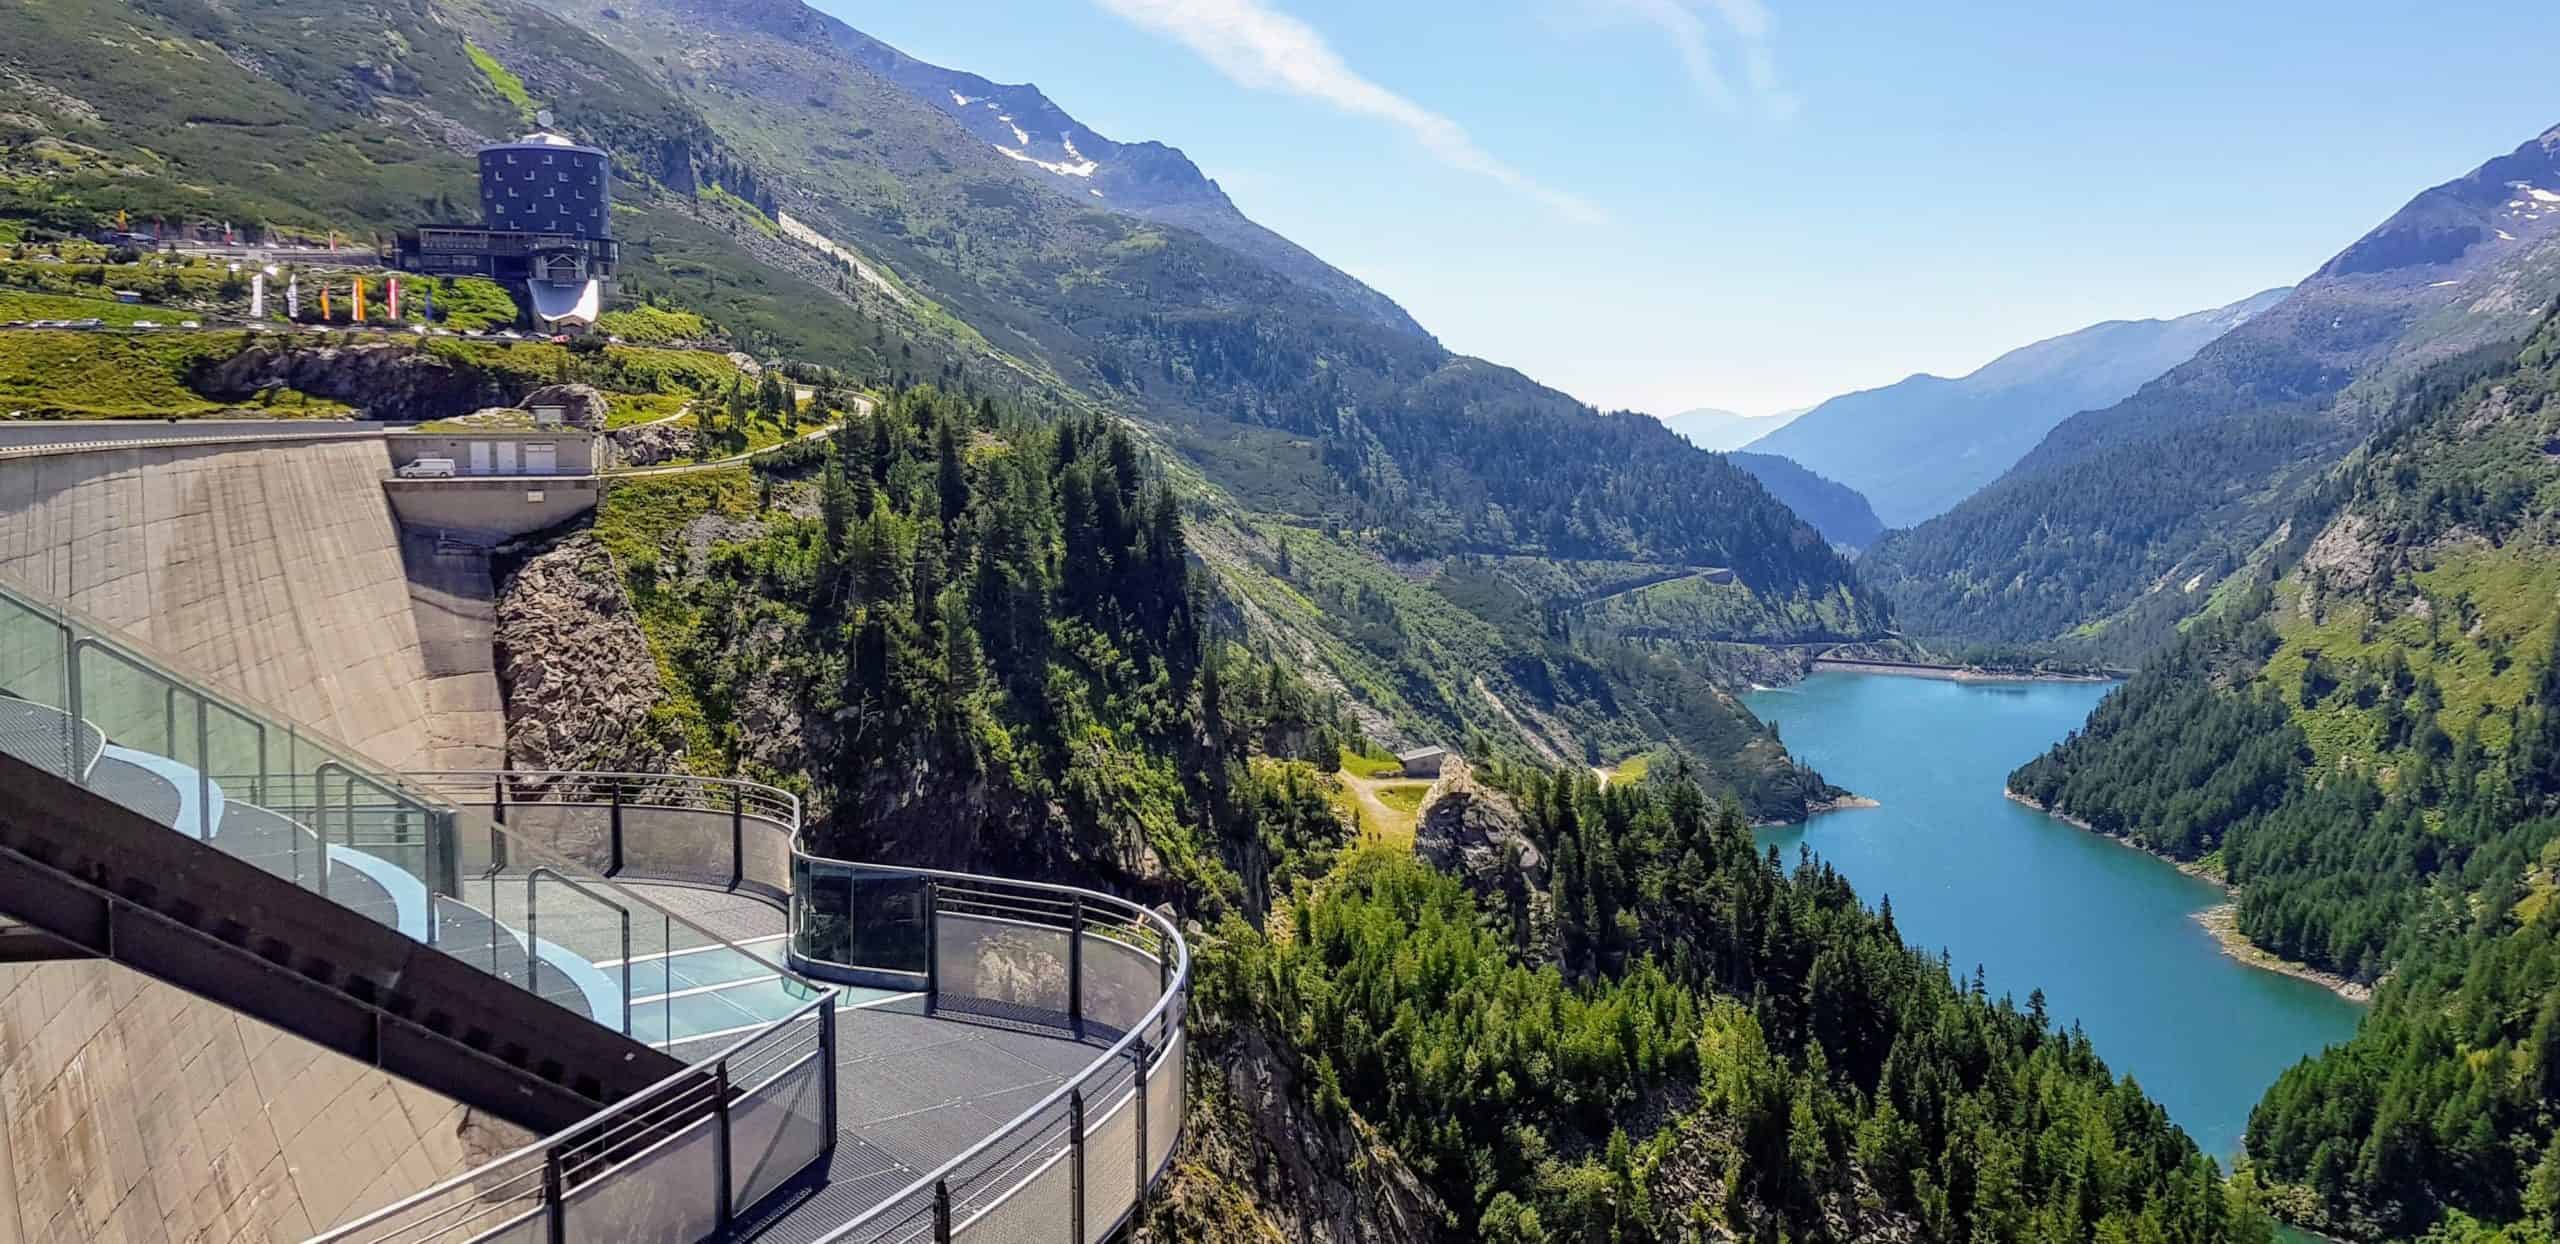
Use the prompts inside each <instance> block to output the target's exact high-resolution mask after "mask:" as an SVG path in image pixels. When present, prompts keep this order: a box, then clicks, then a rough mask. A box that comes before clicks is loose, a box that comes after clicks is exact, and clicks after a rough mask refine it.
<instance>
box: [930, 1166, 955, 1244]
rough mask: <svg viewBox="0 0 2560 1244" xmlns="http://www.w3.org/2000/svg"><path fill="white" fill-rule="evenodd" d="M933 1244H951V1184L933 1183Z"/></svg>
mask: <svg viewBox="0 0 2560 1244" xmlns="http://www.w3.org/2000/svg"><path fill="white" fill-rule="evenodd" d="M933 1244H951V1183H950V1181H949V1180H943V1179H937V1180H934V1181H933Z"/></svg>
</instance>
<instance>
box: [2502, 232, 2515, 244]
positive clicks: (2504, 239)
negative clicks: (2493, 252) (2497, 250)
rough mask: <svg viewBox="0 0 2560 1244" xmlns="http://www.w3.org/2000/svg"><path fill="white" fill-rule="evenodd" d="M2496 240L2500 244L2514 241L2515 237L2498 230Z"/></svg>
mask: <svg viewBox="0 0 2560 1244" xmlns="http://www.w3.org/2000/svg"><path fill="white" fill-rule="evenodd" d="M2498 240H2499V241H2501V242H2512V241H2515V240H2516V235H2514V234H2512V233H2509V232H2507V231H2506V230H2504V229H2500V230H2498Z"/></svg>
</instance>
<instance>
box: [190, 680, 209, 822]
mask: <svg viewBox="0 0 2560 1244" xmlns="http://www.w3.org/2000/svg"><path fill="white" fill-rule="evenodd" d="M194 699H195V702H196V840H197V841H199V842H208V843H209V842H212V841H213V726H212V724H211V723H209V722H207V721H206V720H205V706H204V697H203V696H200V695H199V696H196V697H194Z"/></svg>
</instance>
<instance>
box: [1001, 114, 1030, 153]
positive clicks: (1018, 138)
mask: <svg viewBox="0 0 2560 1244" xmlns="http://www.w3.org/2000/svg"><path fill="white" fill-rule="evenodd" d="M996 120H998V121H1001V122H1003V123H1004V125H1005V128H1007V129H1010V130H1012V131H1013V141H1015V142H1018V143H1020V144H1022V145H1023V146H1025V147H1028V146H1030V145H1031V135H1030V134H1029V133H1027V132H1025V131H1024V130H1023V128H1022V127H1021V126H1019V125H1015V124H1014V123H1013V118H1012V117H1009V116H1006V115H1005V114H1003V113H1001V112H999V113H997V114H996Z"/></svg>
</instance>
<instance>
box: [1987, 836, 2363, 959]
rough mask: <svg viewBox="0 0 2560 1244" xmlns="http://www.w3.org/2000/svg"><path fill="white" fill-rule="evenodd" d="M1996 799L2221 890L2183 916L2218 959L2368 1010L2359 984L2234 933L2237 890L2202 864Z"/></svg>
mask: <svg viewBox="0 0 2560 1244" xmlns="http://www.w3.org/2000/svg"><path fill="white" fill-rule="evenodd" d="M2000 793H2001V794H2002V795H2004V796H2007V797H2008V798H2009V799H2010V800H2011V801H2013V802H2016V803H2020V804H2024V805H2026V806H2027V807H2030V808H2033V809H2035V810H2036V811H2038V812H2041V813H2043V814H2044V815H2046V816H2049V817H2052V818H2053V819H2055V820H2057V821H2060V822H2062V823H2063V824H2065V825H2069V826H2071V827H2072V828H2074V829H2079V830H2085V831H2087V832H2089V833H2091V834H2095V835H2097V836H2098V837H2100V838H2103V839H2105V840H2107V841H2108V842H2112V843H2115V844H2116V845H2117V846H2120V847H2124V848H2126V849H2128V850H2133V851H2140V852H2142V853H2143V854H2144V855H2148V856H2150V857H2151V858H2153V859H2155V860H2160V861H2162V862H2164V863H2166V864H2168V865H2169V866H2170V867H2172V868H2175V869H2177V870H2178V871H2179V872H2182V873H2185V874H2186V875H2188V876H2190V877H2193V878H2195V879H2196V880H2198V881H2203V882H2207V883H2209V884H2211V885H2212V886H2214V887H2215V888H2216V889H2219V890H2221V891H2222V894H2223V897H2224V900H2225V901H2223V902H2220V903H2216V904H2214V905H2213V906H2211V907H2207V908H2205V909H2204V910H2203V911H2199V912H2196V913H2194V914H2193V915H2191V916H2189V917H2188V919H2191V920H2193V921H2195V922H2196V923H2197V924H2198V925H2200V926H2202V927H2203V929H2204V931H2205V932H2207V933H2210V934H2212V935H2213V940H2214V942H2215V944H2216V945H2219V946H2221V947H2222V953H2223V954H2225V955H2228V956H2230V957H2231V958H2232V959H2234V960H2237V961H2238V962H2240V963H2242V964H2245V965H2247V966H2249V967H2253V968H2256V969H2258V970H2260V971H2262V972H2273V973H2275V974H2277V975H2279V976H2290V977H2292V978H2294V979H2295V980H2298V981H2309V982H2310V983H2312V984H2314V985H2318V986H2319V987H2321V988H2322V989H2326V990H2328V991H2329V992H2331V993H2333V994H2336V995H2338V996H2339V997H2341V998H2344V999H2346V1000H2347V1001H2349V1002H2353V1003H2355V1004H2357V1005H2358V1006H2370V1005H2372V1004H2373V986H2371V985H2366V984H2360V983H2358V982H2356V981H2352V980H2349V979H2347V978H2346V977H2344V976H2340V975H2338V974H2337V973H2335V972H2330V971H2324V970H2322V969H2320V968H2315V967H2313V966H2311V965H2310V964H2308V963H2302V962H2299V961H2297V960H2293V959H2287V958H2285V957H2284V956H2282V955H2279V954H2277V953H2276V952H2274V951H2272V950H2269V949H2267V948H2266V947H2264V946H2261V945H2259V944H2257V943H2256V942H2253V941H2250V940H2249V939H2248V937H2247V936H2246V935H2245V934H2243V933H2241V932H2240V902H2239V899H2240V890H2239V887H2237V886H2234V885H2232V884H2231V883H2230V882H2229V881H2227V880H2224V879H2223V877H2222V876H2221V874H2219V873H2216V872H2214V871H2213V870H2212V869H2210V868H2207V867H2205V866H2204V865H2202V864H2198V863H2194V862H2192V861H2189V860H2179V859H2171V858H2170V857H2168V856H2166V855H2162V854H2161V853H2159V852H2157V851H2154V850H2152V849H2150V848H2149V847H2145V846H2143V845H2142V844H2140V843H2137V842H2133V841H2131V840H2128V839H2125V838H2121V837H2118V836H2116V835H2114V834H2110V833H2107V832H2105V831H2103V830H2101V829H2099V828H2098V827H2097V826H2095V825H2092V824H2090V823H2089V822H2087V821H2084V820H2082V819H2080V818H2079V817H2076V816H2073V815H2071V814H2070V813H2067V812H2056V811H2054V810H2053V809H2051V808H2048V807H2046V806H2044V804H2042V803H2040V802H2038V801H2036V800H2034V799H2030V798H2028V797H2027V796H2025V795H2021V794H2019V793H2018V792H2017V791H2014V790H2011V789H2008V788H2007V787H2002V788H2001V791H2000Z"/></svg>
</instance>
